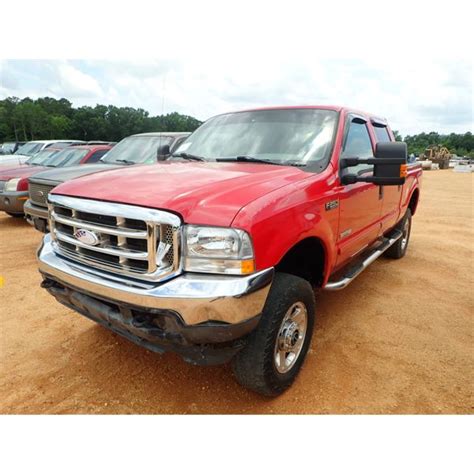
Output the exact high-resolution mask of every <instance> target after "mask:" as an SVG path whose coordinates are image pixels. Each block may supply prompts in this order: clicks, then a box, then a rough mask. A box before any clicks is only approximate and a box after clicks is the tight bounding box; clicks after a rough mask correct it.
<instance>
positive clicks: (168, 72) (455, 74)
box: [0, 58, 473, 135]
mask: <svg viewBox="0 0 474 474" xmlns="http://www.w3.org/2000/svg"><path fill="white" fill-rule="evenodd" d="M211 59H212V58H211ZM427 71H429V73H427ZM8 96H16V97H20V98H23V97H26V96H29V97H32V98H37V97H44V96H49V97H55V98H61V97H65V98H66V99H68V100H70V101H71V102H72V103H73V105H74V106H82V105H91V106H94V105H95V104H97V103H98V104H106V105H108V104H112V105H116V106H130V107H136V108H138V107H141V108H143V109H145V110H147V111H149V112H150V114H151V115H158V114H162V113H168V112H174V111H177V112H180V113H183V114H187V115H191V116H194V117H196V118H198V119H200V120H205V119H207V118H209V117H211V116H213V115H215V114H218V113H222V112H226V111H232V110H239V109H243V108H249V107H259V106H267V105H306V104H334V105H347V106H350V107H356V108H358V109H361V110H366V111H369V112H371V113H374V114H377V115H381V116H384V117H386V118H387V119H388V120H389V122H390V123H391V125H392V128H394V129H396V130H399V131H400V132H401V133H402V134H403V135H409V134H413V133H419V132H422V131H425V132H429V131H432V130H433V131H438V132H440V133H449V132H459V133H461V132H466V131H469V130H471V131H472V126H473V125H472V122H473V117H472V63H470V62H469V61H468V60H466V61H456V62H455V63H453V62H450V61H446V60H444V61H435V60H428V61H425V62H423V61H421V62H420V61H416V63H414V64H410V63H409V62H408V63H407V61H406V60H404V61H403V62H401V61H399V62H397V61H387V62H370V61H367V60H364V59H353V58H349V59H331V58H318V59H315V60H313V61H311V62H306V61H304V60H301V59H298V58H296V59H294V60H288V61H274V62H270V63H269V62H266V61H263V60H258V59H253V60H251V59H250V60H249V59H247V60H246V61H245V65H244V67H243V64H242V63H240V62H233V61H227V62H225V61H224V62H219V63H216V62H215V61H213V60H210V61H205V59H204V60H203V58H200V59H199V61H195V60H194V61H193V60H192V59H190V58H183V59H179V58H175V59H173V58H171V59H169V58H164V59H150V60H146V59H140V60H107V61H105V60H95V59H89V60H58V59H56V60H39V59H38V60H3V61H1V62H0V97H1V98H5V97H8Z"/></svg>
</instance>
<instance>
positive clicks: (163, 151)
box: [156, 144, 170, 161]
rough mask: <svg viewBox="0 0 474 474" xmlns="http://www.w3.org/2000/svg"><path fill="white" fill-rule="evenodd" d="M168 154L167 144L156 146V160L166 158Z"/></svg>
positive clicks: (168, 147)
mask: <svg viewBox="0 0 474 474" xmlns="http://www.w3.org/2000/svg"><path fill="white" fill-rule="evenodd" d="M169 154H170V146H169V145H168V144H166V145H161V146H159V147H158V151H157V153H156V159H157V160H158V161H163V160H166V158H168V156H169Z"/></svg>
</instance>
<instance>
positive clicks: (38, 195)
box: [29, 181, 54, 207]
mask: <svg viewBox="0 0 474 474" xmlns="http://www.w3.org/2000/svg"><path fill="white" fill-rule="evenodd" d="M53 188H54V186H48V185H47V184H38V183H32V182H31V181H30V183H29V190H30V200H31V202H34V203H35V204H39V205H40V206H43V207H46V203H47V201H48V194H49V192H50V191H51V189H53Z"/></svg>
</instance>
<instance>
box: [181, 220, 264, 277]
mask: <svg viewBox="0 0 474 474" xmlns="http://www.w3.org/2000/svg"><path fill="white" fill-rule="evenodd" d="M184 229H185V230H184V269H185V270H186V271H189V272H203V273H227V274H231V275H246V274H249V273H252V272H253V271H254V270H255V262H254V255H253V247H252V242H251V240H250V237H249V235H248V234H247V232H245V231H244V230H239V229H231V228H228V227H199V226H194V225H188V226H186V227H185V228H184Z"/></svg>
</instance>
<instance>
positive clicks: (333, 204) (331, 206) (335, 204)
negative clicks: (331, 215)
mask: <svg viewBox="0 0 474 474" xmlns="http://www.w3.org/2000/svg"><path fill="white" fill-rule="evenodd" d="M338 206H339V199H334V200H333V201H328V202H327V203H326V204H325V205H324V207H325V209H326V211H330V210H331V209H336V207H338Z"/></svg>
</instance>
